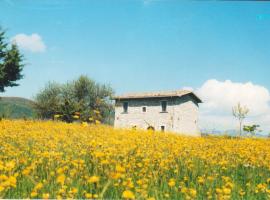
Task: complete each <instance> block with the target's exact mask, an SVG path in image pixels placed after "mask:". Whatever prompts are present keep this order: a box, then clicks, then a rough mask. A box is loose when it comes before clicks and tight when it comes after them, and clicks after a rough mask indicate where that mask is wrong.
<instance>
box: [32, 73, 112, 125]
mask: <svg viewBox="0 0 270 200" xmlns="http://www.w3.org/2000/svg"><path fill="white" fill-rule="evenodd" d="M112 95H113V90H112V88H111V87H110V86H108V85H104V84H100V83H97V82H95V81H94V80H92V79H90V78H88V77H87V76H80V77H79V78H78V79H77V80H74V81H71V82H68V83H66V84H56V83H53V84H52V83H51V84H48V85H46V87H45V88H44V89H43V90H41V91H40V92H39V93H38V94H37V96H36V106H35V107H36V110H37V113H38V114H39V116H40V117H41V118H51V119H52V118H54V116H55V115H57V116H61V119H62V120H64V121H66V122H72V121H73V120H77V118H74V117H76V115H77V116H79V118H80V120H82V121H88V122H94V121H95V120H100V121H101V122H107V123H108V122H109V121H110V117H111V115H112V113H113V104H112V102H111V100H110V97H111V96H112Z"/></svg>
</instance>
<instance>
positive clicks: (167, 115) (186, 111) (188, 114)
mask: <svg viewBox="0 0 270 200" xmlns="http://www.w3.org/2000/svg"><path fill="white" fill-rule="evenodd" d="M163 100H166V101H167V112H162V108H161V101H163ZM123 102H128V112H127V113H124V112H123ZM143 107H146V112H143ZM114 123H115V124H114V125H115V127H117V128H132V127H133V126H136V127H137V128H138V129H147V128H148V127H149V126H153V127H154V128H155V130H158V131H160V130H161V126H164V127H165V131H171V132H177V133H183V134H187V135H199V130H198V126H197V124H198V105H197V103H196V101H195V100H194V99H193V98H192V97H191V96H189V95H186V96H183V97H181V98H179V97H168V98H147V99H128V100H116V105H115V121H114Z"/></svg>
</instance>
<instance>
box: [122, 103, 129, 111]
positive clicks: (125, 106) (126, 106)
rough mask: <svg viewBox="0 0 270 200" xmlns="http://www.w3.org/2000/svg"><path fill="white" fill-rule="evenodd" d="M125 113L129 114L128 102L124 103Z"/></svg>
mask: <svg viewBox="0 0 270 200" xmlns="http://www.w3.org/2000/svg"><path fill="white" fill-rule="evenodd" d="M123 112H124V113H127V112H128V102H124V103H123Z"/></svg>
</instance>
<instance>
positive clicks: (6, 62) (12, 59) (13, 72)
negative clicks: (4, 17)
mask: <svg viewBox="0 0 270 200" xmlns="http://www.w3.org/2000/svg"><path fill="white" fill-rule="evenodd" d="M5 39H6V38H5V31H2V30H1V28H0V92H4V91H5V88H6V87H14V86H18V85H19V84H18V83H16V81H18V80H20V79H21V78H23V75H22V70H23V67H24V64H23V63H22V62H23V56H22V54H21V53H20V51H19V49H18V47H17V45H16V44H11V45H8V43H6V41H5Z"/></svg>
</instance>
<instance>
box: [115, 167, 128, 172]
mask: <svg viewBox="0 0 270 200" xmlns="http://www.w3.org/2000/svg"><path fill="white" fill-rule="evenodd" d="M115 170H116V171H117V172H120V173H124V172H125V171H126V169H125V168H124V167H122V166H121V165H116V167H115Z"/></svg>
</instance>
